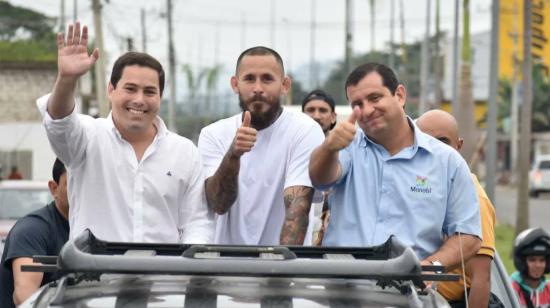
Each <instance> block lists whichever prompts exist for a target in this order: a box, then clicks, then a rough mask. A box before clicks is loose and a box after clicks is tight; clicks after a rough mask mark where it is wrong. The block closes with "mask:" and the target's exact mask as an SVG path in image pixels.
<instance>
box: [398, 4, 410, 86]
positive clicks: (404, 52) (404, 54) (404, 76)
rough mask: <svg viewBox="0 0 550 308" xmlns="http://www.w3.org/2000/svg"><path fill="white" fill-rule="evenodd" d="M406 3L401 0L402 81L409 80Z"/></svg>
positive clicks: (400, 73) (400, 71)
mask: <svg viewBox="0 0 550 308" xmlns="http://www.w3.org/2000/svg"><path fill="white" fill-rule="evenodd" d="M404 12H405V3H403V0H399V27H400V30H401V42H400V45H401V65H400V66H399V78H400V79H401V81H402V82H405V83H406V82H407V77H408V76H407V67H406V65H407V63H408V61H409V60H408V56H407V48H406V46H405V13H404Z"/></svg>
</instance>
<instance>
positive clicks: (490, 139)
mask: <svg viewBox="0 0 550 308" xmlns="http://www.w3.org/2000/svg"><path fill="white" fill-rule="evenodd" d="M491 9H492V13H491V18H492V19H491V53H490V55H491V65H490V67H489V74H490V83H489V112H488V114H487V156H486V157H485V165H486V166H487V174H486V176H485V192H486V193H487V196H488V197H489V200H493V201H494V200H495V199H494V197H495V185H496V182H495V179H496V167H497V98H498V63H499V61H498V60H499V57H498V55H499V37H498V36H499V33H500V31H499V27H500V25H499V17H500V16H499V15H500V4H499V0H493V5H492V8H491ZM493 204H494V202H493Z"/></svg>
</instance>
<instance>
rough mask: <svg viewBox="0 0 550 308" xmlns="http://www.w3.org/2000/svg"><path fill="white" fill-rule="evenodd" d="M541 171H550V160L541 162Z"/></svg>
mask: <svg viewBox="0 0 550 308" xmlns="http://www.w3.org/2000/svg"><path fill="white" fill-rule="evenodd" d="M539 169H545V170H548V169H550V160H543V161H541V162H540V164H539Z"/></svg>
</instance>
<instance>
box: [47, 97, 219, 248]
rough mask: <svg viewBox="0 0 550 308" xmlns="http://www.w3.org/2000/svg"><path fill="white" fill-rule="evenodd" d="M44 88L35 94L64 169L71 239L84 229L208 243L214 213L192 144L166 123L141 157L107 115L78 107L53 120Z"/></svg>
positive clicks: (101, 234)
mask: <svg viewBox="0 0 550 308" xmlns="http://www.w3.org/2000/svg"><path fill="white" fill-rule="evenodd" d="M48 98H49V95H46V96H44V97H41V98H39V99H38V101H37V105H38V108H39V110H40V112H41V114H42V117H43V119H44V127H45V128H46V133H47V135H48V139H49V141H50V144H51V146H52V148H53V150H54V152H55V154H56V155H57V156H58V157H59V159H61V161H63V162H64V163H65V165H66V167H67V169H68V170H69V172H68V194H69V204H70V207H69V224H70V228H71V238H73V237H75V236H76V235H78V234H80V233H81V232H82V231H83V230H85V229H87V228H88V229H90V230H91V231H92V232H93V233H94V235H96V236H97V237H98V238H100V239H103V240H109V241H123V242H173V243H175V242H180V243H181V242H183V243H210V242H211V241H212V240H213V234H214V220H213V218H214V216H213V214H212V213H210V212H209V211H208V208H207V205H206V198H205V194H204V174H203V169H202V164H201V160H200V155H199V152H198V149H197V148H196V146H195V145H194V144H193V143H192V142H191V141H190V140H188V139H186V138H184V137H181V136H179V135H177V134H174V133H172V132H170V131H168V130H167V129H166V126H165V125H164V122H163V121H162V119H160V118H159V117H157V120H156V121H155V122H156V123H155V125H156V127H157V134H156V136H155V138H154V140H153V142H152V143H151V144H150V145H149V147H148V148H147V150H146V151H145V153H144V155H143V157H142V159H141V161H138V160H137V158H136V154H135V152H134V149H133V147H132V146H131V145H130V143H128V142H127V141H126V140H124V139H123V138H122V136H121V135H120V132H119V131H118V130H117V128H116V127H115V125H114V123H113V120H112V117H111V115H109V116H108V117H107V118H104V119H94V118H92V117H90V116H86V115H81V114H77V113H76V112H75V111H73V113H71V114H70V115H69V116H67V117H65V118H63V119H57V120H54V119H52V118H51V116H50V115H49V114H48V112H47V102H48Z"/></svg>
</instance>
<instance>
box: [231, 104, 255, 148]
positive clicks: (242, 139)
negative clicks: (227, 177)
mask: <svg viewBox="0 0 550 308" xmlns="http://www.w3.org/2000/svg"><path fill="white" fill-rule="evenodd" d="M251 117H252V116H251V114H250V111H245V112H244V115H243V123H242V124H241V127H239V129H237V133H236V134H235V139H233V143H232V144H231V147H230V148H229V153H230V155H231V156H232V157H234V158H240V157H241V156H242V155H243V154H244V153H246V152H250V150H252V147H253V146H254V143H256V134H257V133H258V131H257V130H256V129H255V128H252V127H250V121H251Z"/></svg>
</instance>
